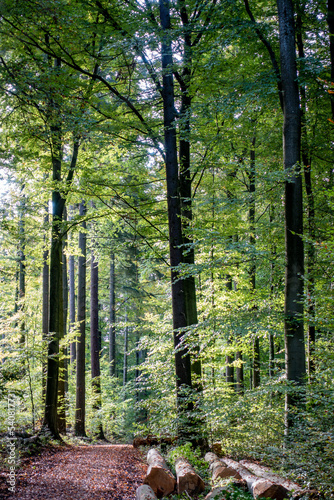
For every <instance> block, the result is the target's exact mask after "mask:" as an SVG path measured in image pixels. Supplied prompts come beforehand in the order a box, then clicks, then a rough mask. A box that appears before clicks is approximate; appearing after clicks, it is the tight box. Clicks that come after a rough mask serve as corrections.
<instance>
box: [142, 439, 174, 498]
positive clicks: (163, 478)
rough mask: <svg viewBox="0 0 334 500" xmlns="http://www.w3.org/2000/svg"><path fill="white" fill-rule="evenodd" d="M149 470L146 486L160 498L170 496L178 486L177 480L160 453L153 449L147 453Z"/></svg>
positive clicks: (145, 480) (145, 481)
mask: <svg viewBox="0 0 334 500" xmlns="http://www.w3.org/2000/svg"><path fill="white" fill-rule="evenodd" d="M147 463H148V469H147V473H146V477H145V479H144V484H147V485H149V486H150V487H151V488H152V490H153V491H154V493H155V495H156V496H157V497H158V498H162V497H164V496H167V495H170V494H171V493H172V492H173V491H174V489H175V485H176V480H175V477H174V476H173V474H172V473H171V471H170V470H169V469H168V467H167V464H166V462H165V460H164V458H163V457H162V456H161V455H160V453H159V452H158V451H157V450H155V449H154V448H151V449H150V450H149V451H148V453H147Z"/></svg>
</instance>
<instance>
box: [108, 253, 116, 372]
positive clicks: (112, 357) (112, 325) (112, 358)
mask: <svg viewBox="0 0 334 500" xmlns="http://www.w3.org/2000/svg"><path fill="white" fill-rule="evenodd" d="M115 311H116V309H115V254H114V253H113V251H112V252H111V254H110V275H109V374H110V376H111V377H112V376H115V375H116V314H115Z"/></svg>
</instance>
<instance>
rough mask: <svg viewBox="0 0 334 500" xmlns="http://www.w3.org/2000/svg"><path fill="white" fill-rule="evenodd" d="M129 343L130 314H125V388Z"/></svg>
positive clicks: (124, 383)
mask: <svg viewBox="0 0 334 500" xmlns="http://www.w3.org/2000/svg"><path fill="white" fill-rule="evenodd" d="M128 343H129V327H128V313H127V312H126V313H125V329H124V355H123V387H125V385H126V383H127V381H128Z"/></svg>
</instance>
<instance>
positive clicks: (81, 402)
mask: <svg viewBox="0 0 334 500" xmlns="http://www.w3.org/2000/svg"><path fill="white" fill-rule="evenodd" d="M79 214H80V216H81V217H84V216H85V215H86V204H85V202H84V201H82V202H81V203H80V208H79ZM81 227H82V229H83V231H80V233H79V250H80V253H81V255H80V256H79V259H78V314H77V322H78V325H79V332H78V343H77V374H76V382H77V385H76V407H75V435H76V436H85V435H86V431H85V413H86V411H85V410H86V400H85V398H86V359H85V355H86V352H85V347H86V255H87V252H86V221H83V222H82V223H81Z"/></svg>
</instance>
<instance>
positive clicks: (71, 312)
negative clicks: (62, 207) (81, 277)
mask: <svg viewBox="0 0 334 500" xmlns="http://www.w3.org/2000/svg"><path fill="white" fill-rule="evenodd" d="M73 210H74V208H73V207H71V213H72V212H73ZM71 219H72V216H71V217H70V220H71ZM68 275H69V328H70V331H72V330H73V329H74V327H75V260H74V255H70V256H69V257H68ZM76 351H77V344H76V339H74V340H73V341H72V342H71V345H70V362H71V363H74V361H75V360H76Z"/></svg>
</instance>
